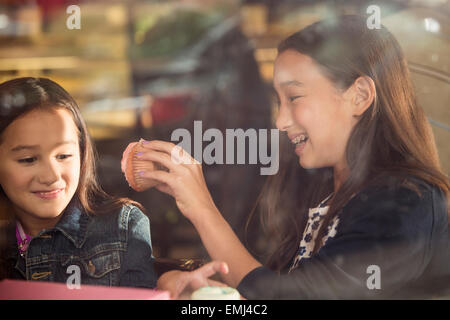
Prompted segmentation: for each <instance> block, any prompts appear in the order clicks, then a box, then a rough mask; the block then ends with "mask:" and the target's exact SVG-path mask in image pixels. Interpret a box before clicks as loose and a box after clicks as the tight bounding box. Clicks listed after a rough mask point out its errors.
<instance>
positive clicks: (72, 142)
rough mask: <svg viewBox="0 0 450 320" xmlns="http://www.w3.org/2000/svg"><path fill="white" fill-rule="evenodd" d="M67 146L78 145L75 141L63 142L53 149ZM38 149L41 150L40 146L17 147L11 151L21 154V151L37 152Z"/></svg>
mask: <svg viewBox="0 0 450 320" xmlns="http://www.w3.org/2000/svg"><path fill="white" fill-rule="evenodd" d="M65 144H75V145H76V144H77V143H76V142H75V141H73V140H70V141H62V142H58V143H56V144H55V145H54V147H53V148H57V147H60V146H62V145H65ZM36 149H39V146H38V145H18V146H16V147H14V148H12V149H11V151H12V152H19V151H22V150H36Z"/></svg>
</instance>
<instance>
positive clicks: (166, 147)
mask: <svg viewBox="0 0 450 320" xmlns="http://www.w3.org/2000/svg"><path fill="white" fill-rule="evenodd" d="M142 146H143V147H144V148H148V149H153V150H158V151H161V152H165V153H167V154H170V153H171V152H172V148H173V147H175V145H174V144H173V143H172V142H167V141H162V140H151V141H144V142H143V143H142Z"/></svg>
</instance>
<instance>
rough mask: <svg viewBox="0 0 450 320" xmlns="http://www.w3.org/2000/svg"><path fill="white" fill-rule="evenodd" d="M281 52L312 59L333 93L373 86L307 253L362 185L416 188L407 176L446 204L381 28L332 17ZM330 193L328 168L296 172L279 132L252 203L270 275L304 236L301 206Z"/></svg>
mask: <svg viewBox="0 0 450 320" xmlns="http://www.w3.org/2000/svg"><path fill="white" fill-rule="evenodd" d="M285 50H295V51H297V52H300V53H302V54H305V55H308V56H309V57H311V58H312V59H314V60H315V62H316V63H317V64H318V66H319V67H320V68H321V71H322V72H323V74H324V75H325V76H326V77H327V78H328V79H330V81H332V82H333V83H334V84H335V86H336V88H338V89H342V90H345V89H347V88H349V87H350V86H351V85H352V84H353V83H354V81H355V80H356V79H357V78H358V77H361V76H366V77H370V78H371V79H372V80H373V82H374V83H375V88H376V96H375V99H374V101H373V103H372V105H371V106H370V107H369V108H368V109H367V110H366V111H365V112H364V113H363V114H362V115H361V117H360V118H359V120H358V123H357V124H356V125H355V127H354V128H353V130H352V132H351V135H350V137H349V140H348V142H347V147H346V160H347V164H348V168H349V171H350V173H349V177H348V178H347V180H346V181H345V182H344V183H343V184H342V186H341V187H340V188H339V190H338V191H337V192H336V193H335V194H334V196H333V198H332V199H331V202H330V203H329V204H330V208H329V211H328V213H327V215H326V217H325V218H324V221H323V223H322V225H321V228H320V229H319V231H318V237H317V239H316V242H315V246H314V253H316V252H317V251H318V250H319V249H320V242H321V241H322V237H323V236H324V234H325V231H326V227H327V226H328V225H329V223H330V221H331V219H333V218H334V217H335V216H336V215H337V214H338V213H339V212H340V210H341V209H342V208H343V207H344V206H345V204H346V203H347V202H348V201H349V200H350V198H351V197H352V195H354V194H355V193H357V192H358V191H359V190H361V189H362V188H363V187H365V186H367V185H369V184H375V183H386V181H387V179H385V178H386V177H394V176H396V177H404V178H405V179H397V180H395V181H401V184H404V185H405V186H407V187H410V188H411V189H413V190H416V191H418V188H417V185H416V184H415V183H414V182H413V181H409V180H411V179H408V177H417V178H419V179H421V180H423V181H425V182H428V183H430V184H432V185H434V186H437V187H439V188H440V189H441V190H442V191H443V192H444V194H445V195H446V197H447V200H448V197H449V186H450V184H449V180H448V177H447V176H446V175H445V174H444V173H443V172H442V170H441V167H440V162H439V157H438V153H437V149H436V145H435V142H434V136H433V133H432V130H431V126H430V124H429V123H428V121H427V118H426V116H425V114H424V111H423V110H422V108H421V107H419V106H418V104H417V102H416V96H415V93H414V89H413V86H412V83H411V79H410V74H409V70H408V65H407V62H406V60H405V57H404V55H403V53H402V50H401V48H400V46H399V44H398V43H397V41H396V39H395V38H394V37H393V36H392V34H391V33H390V32H389V31H388V30H387V29H386V28H385V27H381V28H380V29H373V30H370V29H368V28H367V26H366V18H364V17H360V16H355V15H347V16H339V17H336V18H334V19H329V20H324V21H320V22H316V23H314V24H312V25H310V26H308V27H306V28H304V29H303V30H301V31H299V32H297V33H295V34H293V35H291V36H289V37H288V38H287V39H285V40H284V41H282V42H281V43H280V45H279V47H278V54H280V53H282V52H284V51H285ZM383 177H384V178H383ZM333 188H334V186H333V171H332V168H321V169H310V170H306V169H303V168H302V167H301V166H300V165H299V163H298V158H297V157H296V156H295V154H294V152H293V151H292V145H291V143H290V141H289V140H288V138H287V137H286V136H285V135H283V136H282V137H281V145H280V170H279V172H278V174H277V175H274V176H271V177H270V178H269V179H268V180H267V183H266V185H265V187H264V189H263V192H262V194H261V196H260V198H259V204H258V206H259V207H258V208H259V209H261V210H260V212H261V219H262V223H263V225H264V226H266V227H267V228H266V230H267V232H269V236H272V237H275V238H274V239H275V241H273V247H272V248H271V249H272V251H273V253H272V255H271V256H270V258H269V261H268V265H269V267H271V268H272V269H274V270H277V271H282V270H285V269H286V268H287V267H288V265H289V263H290V262H291V261H292V259H293V257H294V255H295V253H296V250H297V248H298V244H299V241H300V239H301V236H302V235H303V231H304V228H305V224H306V220H307V214H308V208H311V207H315V206H317V205H318V204H319V202H320V201H321V200H323V199H324V198H325V197H326V196H328V195H329V194H330V193H331V192H333V191H334V190H333ZM447 203H448V201H447ZM447 208H448V204H447ZM447 210H448V209H447ZM252 215H253V214H252ZM252 215H251V216H250V218H251V217H252Z"/></svg>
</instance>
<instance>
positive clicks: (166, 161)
mask: <svg viewBox="0 0 450 320" xmlns="http://www.w3.org/2000/svg"><path fill="white" fill-rule="evenodd" d="M136 158H137V159H139V160H149V161H153V162H158V163H160V164H162V165H163V166H164V167H166V168H167V169H169V170H170V171H174V170H175V169H176V166H177V164H176V163H174V162H173V161H172V159H171V157H170V156H169V155H167V154H166V153H163V152H159V151H155V150H149V151H146V152H141V154H136Z"/></svg>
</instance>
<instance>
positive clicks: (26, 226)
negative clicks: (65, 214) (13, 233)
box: [17, 214, 61, 237]
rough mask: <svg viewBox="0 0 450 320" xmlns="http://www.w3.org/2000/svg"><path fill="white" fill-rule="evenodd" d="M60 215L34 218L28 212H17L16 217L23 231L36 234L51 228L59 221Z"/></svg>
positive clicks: (30, 234)
mask: <svg viewBox="0 0 450 320" xmlns="http://www.w3.org/2000/svg"><path fill="white" fill-rule="evenodd" d="M60 217H61V215H59V216H57V217H55V218H47V219H45V218H36V217H33V216H30V215H28V214H26V215H24V214H17V218H18V220H19V221H20V224H21V225H22V228H23V231H25V233H26V234H27V235H29V236H32V237H34V236H36V235H38V234H39V233H40V232H41V231H42V230H44V229H51V228H53V227H54V226H55V225H56V224H57V223H58V221H59V219H60Z"/></svg>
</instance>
